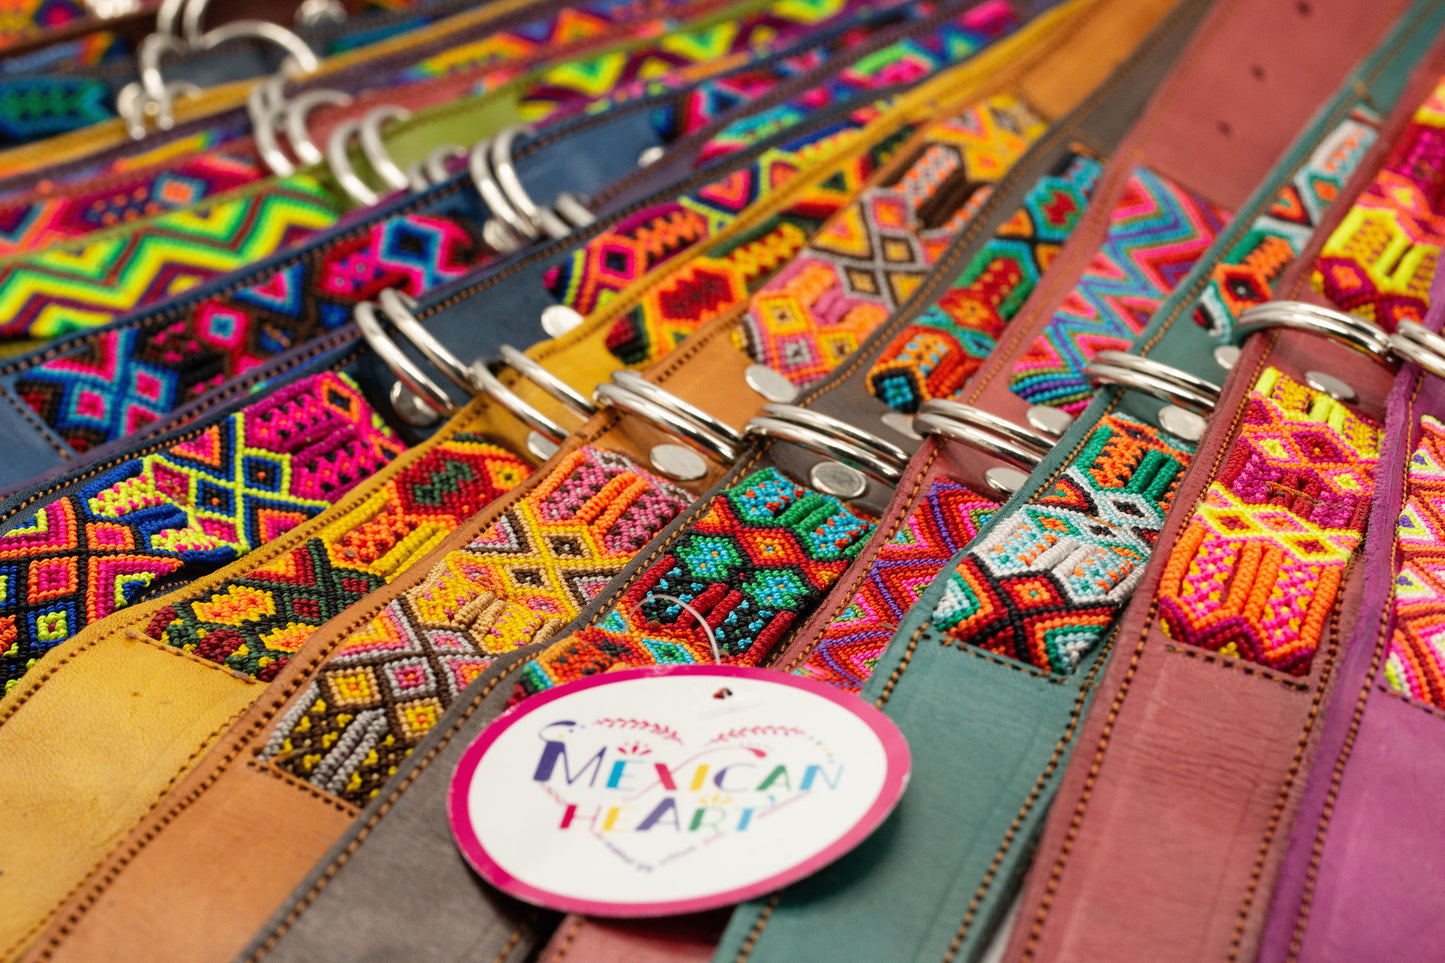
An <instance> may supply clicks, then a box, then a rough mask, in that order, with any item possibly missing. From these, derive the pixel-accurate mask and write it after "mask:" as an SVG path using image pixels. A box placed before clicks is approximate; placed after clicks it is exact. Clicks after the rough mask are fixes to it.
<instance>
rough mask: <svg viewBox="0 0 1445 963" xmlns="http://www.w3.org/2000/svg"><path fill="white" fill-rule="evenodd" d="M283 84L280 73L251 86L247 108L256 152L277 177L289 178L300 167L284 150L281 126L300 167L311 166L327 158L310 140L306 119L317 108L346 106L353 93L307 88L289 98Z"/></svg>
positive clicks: (247, 96) (247, 98)
mask: <svg viewBox="0 0 1445 963" xmlns="http://www.w3.org/2000/svg"><path fill="white" fill-rule="evenodd" d="M284 84H285V79H284V78H283V77H281V76H280V75H277V76H274V77H271V78H270V79H268V80H266V81H265V82H263V83H260V84H257V85H256V86H255V87H252V88H251V92H250V93H249V94H247V95H246V110H247V112H248V113H249V114H250V115H251V130H252V136H253V137H254V138H255V140H256V149H257V152H258V153H259V154H260V155H261V159H262V160H264V161H265V162H266V166H267V167H269V168H270V169H271V173H273V174H275V175H276V176H277V177H290V176H291V175H292V174H294V173H296V171H297V170H298V169H299V168H298V166H297V165H296V164H295V163H292V161H291V158H290V157H288V156H286V152H285V151H283V150H282V149H281V144H280V141H279V140H278V138H277V134H278V133H280V131H281V128H282V125H283V124H284V125H285V131H286V138H287V140H288V141H289V142H290V144H291V151H292V153H294V154H295V155H296V158H297V160H299V161H300V166H301V167H312V166H314V165H316V164H320V163H321V162H322V161H324V160H325V159H326V157H325V155H324V154H323V153H322V151H321V148H319V147H317V146H316V142H315V141H313V140H312V139H311V134H310V132H309V131H308V130H307V128H306V122H307V118H308V117H309V116H310V114H311V112H312V111H313V110H315V109H316V108H317V107H322V106H336V107H344V106H346V105H347V104H349V103H351V97H350V95H348V94H345V93H342V92H341V91H339V90H330V89H327V88H322V89H320V90H308V91H304V92H302V93H300V94H298V95H296V96H295V97H294V98H291V99H289V100H288V99H287V98H286V95H285V94H284V92H283V91H282V86H283V85H284Z"/></svg>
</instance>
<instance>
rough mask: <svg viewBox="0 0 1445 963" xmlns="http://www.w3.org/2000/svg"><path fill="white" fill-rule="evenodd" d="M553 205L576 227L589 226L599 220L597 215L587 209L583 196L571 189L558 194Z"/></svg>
mask: <svg viewBox="0 0 1445 963" xmlns="http://www.w3.org/2000/svg"><path fill="white" fill-rule="evenodd" d="M552 207H553V209H554V210H556V212H557V213H558V214H561V215H562V217H563V219H564V220H566V221H567V222H568V223H570V224H571V225H572V226H573V227H574V228H577V227H587V226H588V225H589V224H592V223H594V222H596V220H597V218H596V216H594V215H593V213H592V212H591V211H590V210H588V209H587V205H586V204H585V203H584V202H583V200H582V198H581V197H578V196H577V195H576V194H573V193H572V192H571V191H563V192H562V193H560V194H558V195H557V198H556V199H555V200H554V201H552Z"/></svg>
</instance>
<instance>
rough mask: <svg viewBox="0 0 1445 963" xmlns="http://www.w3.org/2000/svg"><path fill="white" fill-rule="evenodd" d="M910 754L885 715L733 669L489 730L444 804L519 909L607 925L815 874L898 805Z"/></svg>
mask: <svg viewBox="0 0 1445 963" xmlns="http://www.w3.org/2000/svg"><path fill="white" fill-rule="evenodd" d="M908 766H909V756H908V747H907V744H906V743H905V742H904V740H903V737H902V735H901V734H900V733H899V732H898V730H897V728H896V727H895V726H894V725H893V724H892V723H891V722H890V721H889V720H888V719H887V717H885V716H884V715H883V714H882V713H881V712H879V711H878V710H877V709H875V708H874V707H872V706H870V705H868V704H867V703H865V702H863V701H862V700H860V699H858V698H857V697H855V696H852V695H850V694H848V693H844V692H841V691H839V690H836V689H832V688H829V687H828V686H825V685H822V684H820V683H817V682H813V681H811V680H807V679H800V678H797V677H795V676H787V675H783V674H782V673H777V672H770V671H766V670H759V669H743V668H738V667H731V666H698V665H689V666H672V667H652V668H645V669H633V670H626V671H619V672H609V673H605V674H604V675H602V676H597V677H593V678H590V679H585V680H582V681H579V682H574V683H570V684H568V685H565V686H559V687H558V688H556V689H552V690H549V691H547V692H544V693H542V694H540V695H537V696H534V697H532V698H530V699H528V700H526V701H525V702H523V703H521V704H520V705H518V706H516V707H515V708H513V709H512V710H510V711H509V712H507V713H505V714H503V715H502V716H501V717H500V718H499V719H497V720H496V721H495V722H493V723H492V725H491V726H490V727H489V728H488V729H487V730H486V731H485V732H483V733H482V734H481V735H480V736H479V737H478V738H477V740H476V742H474V743H473V744H472V745H471V746H470V747H468V749H467V751H466V752H465V753H464V754H463V756H462V759H461V761H460V762H459V763H458V766H457V772H456V774H455V776H454V777H453V780H452V785H451V794H450V798H449V800H448V802H449V808H450V815H451V822H452V830H453V833H454V834H455V836H456V838H457V843H458V845H459V846H460V847H461V849H462V852H463V853H464V854H465V855H466V857H467V859H468V861H469V862H470V863H471V864H472V866H473V867H475V868H476V870H477V871H478V872H479V873H480V874H481V875H482V876H483V878H485V879H486V880H488V881H489V882H491V883H492V884H494V885H496V886H498V887H500V888H502V889H503V890H506V891H507V892H509V893H511V894H512V895H514V896H518V897H520V898H521V899H524V900H527V901H529V902H532V903H537V904H539V905H542V906H549V907H552V908H555V909H562V910H568V911H573V912H582V913H591V914H594V915H601V916H650V915H663V914H669V913H687V912H695V911H697V910H701V909H706V908H709V907H714V906H723V905H727V904H729V903H735V902H739V901H741V900H743V899H747V898H749V897H750V896H754V895H758V894H760V893H764V892H767V891H769V890H770V889H773V888H775V887H777V886H780V885H784V884H785V883H787V882H789V881H791V880H793V879H797V878H799V877H801V876H804V875H807V874H808V873H811V872H814V871H816V870H817V869H819V868H821V867H822V866H825V865H827V864H828V863H829V862H832V861H833V860H835V859H837V858H838V857H839V856H841V855H842V854H843V853H845V852H847V851H848V850H849V849H851V848H852V847H854V846H856V845H857V844H858V843H859V842H861V841H862V840H863V839H864V838H866V837H867V835H868V834H869V833H870V832H872V831H873V829H874V828H875V827H876V826H877V825H878V823H879V822H881V821H882V819H883V818H884V817H885V816H886V815H887V814H888V812H889V811H890V810H891V809H892V807H893V806H894V805H895V804H896V802H897V801H898V798H899V796H900V795H901V794H902V792H903V788H904V785H905V784H906V782H907V775H908Z"/></svg>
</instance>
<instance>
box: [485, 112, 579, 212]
mask: <svg viewBox="0 0 1445 963" xmlns="http://www.w3.org/2000/svg"><path fill="white" fill-rule="evenodd" d="M531 132H532V131H531V128H530V127H523V126H521V125H517V124H514V125H512V126H510V127H504V128H502V129H501V130H500V131H498V132H497V134H496V136H495V137H493V138H492V140H491V145H490V146H489V147H488V149H487V153H488V155H489V159H490V160H491V162H492V173H493V174H495V175H496V178H497V185H498V186H499V187H501V189H502V193H503V194H505V195H506V196H507V200H508V201H509V202H510V203H511V207H512V210H514V211H516V212H517V214H518V215H519V216H520V217H522V218H523V219H524V220H526V221H527V222H528V223H529V224H531V225H532V226H533V227H534V228H536V229H538V230H540V231H542V232H543V233H545V234H546V235H547V236H548V237H550V238H552V239H553V240H559V239H561V238H564V237H566V236H567V235H569V234H571V233H572V227H571V226H570V225H569V224H568V223H567V222H566V221H564V220H563V219H562V218H561V217H559V216H558V215H557V212H556V211H553V210H552V209H550V208H546V207H538V206H537V205H536V204H534V203H533V202H532V196H531V195H530V194H528V193H527V188H525V187H523V186H522V179H521V178H520V177H518V176H517V167H516V165H515V164H513V163H512V144H513V143H514V142H515V141H516V139H517V137H518V136H519V135H521V134H530V133H531Z"/></svg>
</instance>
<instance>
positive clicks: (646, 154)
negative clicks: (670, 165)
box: [637, 144, 667, 167]
mask: <svg viewBox="0 0 1445 963" xmlns="http://www.w3.org/2000/svg"><path fill="white" fill-rule="evenodd" d="M665 153H667V151H666V150H665V149H664V148H662V147H661V146H659V145H657V144H653V145H652V146H651V147H649V148H647V149H646V150H644V151H643V152H642V153H641V154H638V155H637V166H638V167H651V166H652V165H653V164H656V163H657V162H658V161H660V160H662V155H663V154H665Z"/></svg>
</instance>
